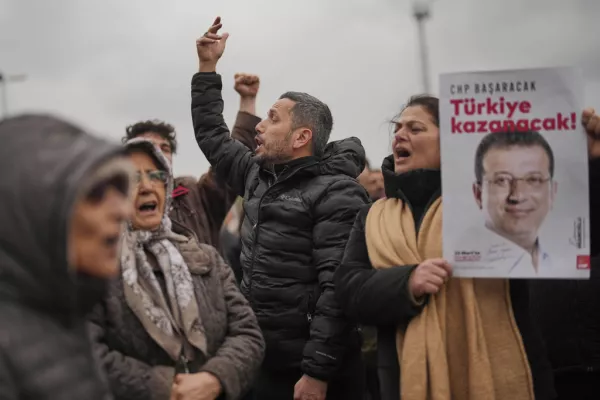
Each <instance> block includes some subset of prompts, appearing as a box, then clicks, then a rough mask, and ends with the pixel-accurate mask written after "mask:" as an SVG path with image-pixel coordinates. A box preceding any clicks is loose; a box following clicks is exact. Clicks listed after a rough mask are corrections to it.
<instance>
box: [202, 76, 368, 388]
mask: <svg viewBox="0 0 600 400" xmlns="http://www.w3.org/2000/svg"><path fill="white" fill-rule="evenodd" d="M221 88H222V83H221V77H220V76H219V75H217V74H215V73H212V74H206V73H198V74H196V75H195V76H194V78H193V81H192V116H193V120H194V129H195V132H196V140H197V141H198V144H199V146H200V148H201V149H202V151H203V153H204V155H205V156H206V158H207V159H208V160H209V162H210V163H211V165H212V166H213V168H214V169H215V171H216V173H217V175H219V176H220V177H221V178H222V179H227V182H228V184H229V185H230V186H231V187H232V188H233V189H234V190H236V191H237V193H238V194H239V195H243V196H244V212H245V219H244V224H243V226H242V230H241V236H242V245H243V248H242V255H241V263H242V268H243V272H244V278H243V281H242V284H241V289H242V292H243V293H244V294H245V296H246V297H247V298H248V299H249V300H250V303H251V305H252V307H253V309H254V311H255V313H256V316H257V318H258V321H259V324H260V327H261V329H262V331H263V334H264V336H265V341H266V343H267V351H266V357H265V363H264V364H263V365H264V367H265V368H273V369H278V370H281V369H284V368H297V367H301V368H302V370H303V372H304V373H306V374H307V375H309V376H312V377H315V378H318V379H322V380H329V379H330V378H331V377H332V376H334V375H335V374H336V373H337V372H338V371H339V370H340V367H341V365H342V364H343V362H344V359H345V357H349V356H350V354H349V353H350V352H354V353H355V354H354V355H353V356H354V357H356V354H358V352H359V351H360V346H359V339H358V335H357V332H356V329H355V327H354V326H353V325H352V324H350V323H349V322H348V321H347V320H346V318H345V317H344V316H343V313H342V311H341V310H340V308H339V307H338V304H337V302H336V300H335V296H334V287H333V273H334V271H335V269H336V268H337V267H338V265H339V263H340V261H341V259H342V255H343V252H344V247H345V244H346V241H347V239H348V235H349V234H350V229H351V228H352V223H353V221H354V218H355V216H356V213H357V211H358V210H359V208H360V207H361V206H362V205H364V204H365V203H367V202H368V201H369V200H368V195H367V193H366V191H365V190H364V189H363V188H362V187H361V186H360V185H359V184H358V182H357V181H356V180H355V179H354V178H355V177H357V176H358V175H359V174H360V172H361V171H362V170H363V168H364V149H363V148H362V146H361V144H360V141H359V140H358V139H347V140H344V141H340V142H334V143H331V144H330V145H329V146H328V148H327V149H326V154H325V156H324V157H323V158H322V159H321V160H320V161H319V160H317V159H315V158H313V157H306V158H301V159H297V160H294V161H292V162H290V163H288V164H287V165H279V166H278V168H277V172H274V171H269V170H266V169H263V168H261V167H260V166H259V164H257V163H256V162H255V159H254V157H253V153H252V152H251V151H250V150H248V148H247V147H246V146H244V145H243V144H241V143H240V142H238V141H235V140H233V139H231V138H230V135H229V131H228V129H227V126H226V125H225V122H224V120H223V116H222V112H223V100H222V97H221Z"/></svg>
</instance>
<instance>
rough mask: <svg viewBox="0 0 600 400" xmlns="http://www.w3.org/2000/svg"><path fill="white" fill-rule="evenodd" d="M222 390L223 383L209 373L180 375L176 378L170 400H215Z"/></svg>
mask: <svg viewBox="0 0 600 400" xmlns="http://www.w3.org/2000/svg"><path fill="white" fill-rule="evenodd" d="M222 390H223V388H222V387H221V382H219V380H218V379H217V378H216V377H215V376H214V375H212V374H210V373H208V372H200V373H197V374H179V375H177V376H176V377H175V382H174V383H173V387H172V389H171V398H170V400H215V399H216V398H217V397H219V395H220V394H221V391H222Z"/></svg>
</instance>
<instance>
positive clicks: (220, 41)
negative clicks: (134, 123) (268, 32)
mask: <svg viewBox="0 0 600 400" xmlns="http://www.w3.org/2000/svg"><path fill="white" fill-rule="evenodd" d="M221 26H222V24H221V19H220V17H217V19H215V22H214V23H213V25H212V26H211V27H210V28H209V30H208V31H207V32H206V33H205V34H204V36H202V37H201V38H200V39H198V40H197V41H196V49H197V52H198V60H199V64H200V69H199V72H198V73H197V74H195V75H194V77H193V78H192V120H193V123H194V132H195V135H196V141H197V142H198V145H199V146H200V149H201V150H202V152H203V153H204V155H205V157H206V158H207V159H208V162H209V163H210V164H211V166H212V167H213V169H214V172H215V173H216V174H217V176H218V178H219V179H220V180H221V181H222V182H226V183H227V184H228V185H229V186H230V187H231V189H232V190H233V191H234V192H235V193H236V194H238V195H243V193H244V182H245V178H246V172H247V170H248V168H249V167H250V165H252V163H253V162H254V161H253V157H252V156H253V153H252V151H251V150H250V149H249V148H248V147H246V146H244V144H242V143H241V142H239V141H237V140H235V139H232V138H231V135H230V132H229V129H228V128H227V124H225V120H224V119H223V97H222V94H221V91H222V89H223V83H222V81H221V76H220V75H219V74H217V73H216V66H217V62H218V60H219V58H221V56H222V55H223V52H224V50H225V43H226V42H227V37H228V36H229V35H228V34H227V33H225V34H223V35H222V36H221V35H218V31H219V29H220V28H221Z"/></svg>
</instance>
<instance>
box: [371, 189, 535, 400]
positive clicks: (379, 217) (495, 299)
mask: <svg viewBox="0 0 600 400" xmlns="http://www.w3.org/2000/svg"><path fill="white" fill-rule="evenodd" d="M441 232H442V204H441V199H438V200H437V201H435V202H434V204H433V205H432V206H431V207H430V208H429V210H428V211H427V213H426V214H425V217H424V219H423V222H422V225H421V228H420V230H419V232H418V234H417V232H416V229H415V223H414V219H413V215H412V212H411V210H410V207H408V206H406V205H405V204H403V202H402V201H401V200H399V199H382V200H379V201H377V202H376V203H375V204H374V205H373V206H372V208H371V210H370V211H369V214H368V216H367V222H366V238H367V248H368V252H369V258H370V260H371V263H372V265H373V267H374V268H376V269H381V268H389V267H392V266H398V265H411V264H412V265H414V264H419V263H421V262H422V261H424V260H426V259H430V258H440V257H441V256H442V237H441V236H442V235H441ZM400 268H402V267H400ZM390 306H393V305H390ZM396 346H397V350H398V362H399V365H400V371H401V372H400V375H401V382H400V392H401V398H402V400H533V399H534V394H533V383H532V378H531V372H530V370H529V364H528V361H527V355H526V354H525V350H524V347H523V343H522V340H521V335H520V333H519V330H518V328H517V326H516V322H515V319H514V316H513V313H512V305H511V300H510V293H509V283H508V280H505V279H450V280H449V281H448V282H447V283H446V285H445V286H444V287H443V288H442V289H441V290H440V292H439V293H438V294H437V295H433V296H431V297H430V299H429V302H428V304H427V305H426V306H425V308H424V309H423V310H422V312H421V314H419V315H418V316H417V317H415V318H413V319H412V320H411V322H410V323H409V324H408V327H406V328H405V329H404V328H400V329H399V330H398V334H397V339H396Z"/></svg>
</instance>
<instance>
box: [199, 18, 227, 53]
mask: <svg viewBox="0 0 600 400" xmlns="http://www.w3.org/2000/svg"><path fill="white" fill-rule="evenodd" d="M222 26H223V24H222V23H221V17H217V18H215V22H213V24H212V26H211V27H210V28H208V30H207V31H206V33H205V34H204V36H202V37H201V38H200V39H198V40H196V51H197V52H198V60H200V63H207V64H211V63H212V64H216V63H217V61H219V58H221V56H222V55H223V52H224V51H225V44H226V43H227V38H228V37H229V34H228V33H224V34H223V35H219V34H218V32H219V29H221V27H222Z"/></svg>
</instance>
